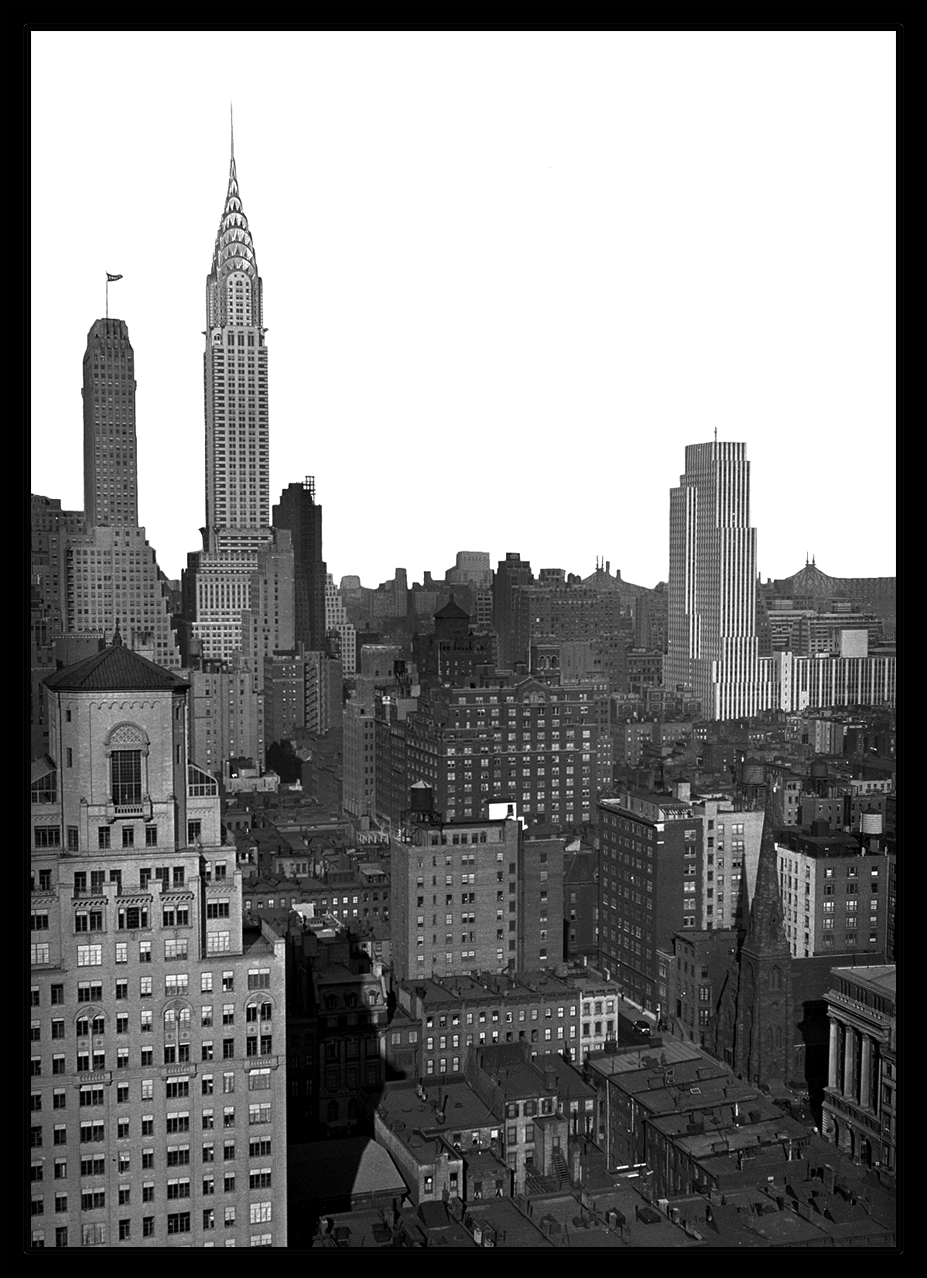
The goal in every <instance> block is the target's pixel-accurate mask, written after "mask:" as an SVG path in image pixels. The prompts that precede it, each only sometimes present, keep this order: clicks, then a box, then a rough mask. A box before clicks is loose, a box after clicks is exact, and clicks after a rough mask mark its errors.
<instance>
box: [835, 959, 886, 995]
mask: <svg viewBox="0 0 927 1278" xmlns="http://www.w3.org/2000/svg"><path fill="white" fill-rule="evenodd" d="M832 972H833V975H834V976H839V977H841V978H842V979H843V980H845V981H856V982H858V983H859V984H860V985H868V986H869V988H870V989H873V990H875V991H876V992H877V993H880V994H894V993H895V992H896V989H895V972H896V966H895V964H894V963H885V964H873V966H872V967H835V968H833V969H832Z"/></svg>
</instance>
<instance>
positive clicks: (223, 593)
mask: <svg viewBox="0 0 927 1278" xmlns="http://www.w3.org/2000/svg"><path fill="white" fill-rule="evenodd" d="M205 334H206V350H205V353H204V357H203V378H204V393H205V408H206V526H205V527H204V528H203V530H202V532H203V549H202V550H201V551H196V552H194V553H193V554H190V555H189V556H188V557H187V569H186V572H185V573H184V589H183V594H184V602H183V611H184V618H185V622H186V625H185V628H184V642H185V658H186V660H187V662H188V663H190V662H192V661H193V660H194V658H195V657H197V656H198V657H200V658H204V659H207V660H219V661H225V662H228V661H230V660H231V659H232V657H233V655H234V654H235V653H243V654H244V656H245V658H246V659H247V660H248V661H250V662H252V663H253V668H254V671H255V673H256V675H257V677H258V681H259V683H260V680H261V677H262V653H263V651H273V650H274V649H275V648H292V646H293V633H292V627H293V573H292V554H293V551H292V545H291V541H290V534H289V532H288V531H286V530H281V531H280V533H279V534H275V533H274V531H273V529H272V528H271V527H270V490H269V484H270V477H269V466H270V453H269V433H268V409H267V348H266V346H265V345H264V315H263V304H262V284H261V277H260V276H259V275H258V271H257V260H256V258H255V254H254V241H253V240H252V238H251V232H250V230H249V228H248V219H247V218H246V217H245V213H244V209H243V207H242V202H241V196H240V194H239V190H238V175H237V171H236V168H235V151H234V143H233V148H232V156H231V161H230V167H229V180H228V189H227V191H226V196H225V204H224V205H223V209H222V216H221V218H220V221H219V230H218V232H217V234H216V241H215V246H214V248H213V255H212V266H211V269H210V273H209V275H208V277H207V280H206V330H205ZM287 557H289V567H288V568H287V567H286V566H285V565H284V564H283V563H282V560H283V559H284V558H287ZM281 583H282V589H281V588H280V587H281ZM268 600H270V601H272V612H273V614H274V615H265V613H266V608H265V605H267V603H268Z"/></svg>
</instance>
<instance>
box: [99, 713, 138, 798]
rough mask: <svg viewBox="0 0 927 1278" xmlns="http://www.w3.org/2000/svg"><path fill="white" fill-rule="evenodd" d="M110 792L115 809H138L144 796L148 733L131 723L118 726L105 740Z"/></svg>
mask: <svg viewBox="0 0 927 1278" xmlns="http://www.w3.org/2000/svg"><path fill="white" fill-rule="evenodd" d="M106 753H107V754H108V755H109V775H110V791H111V794H112V799H113V804H114V805H115V806H116V807H117V808H132V807H138V806H139V805H140V804H141V802H142V798H143V797H144V794H145V790H146V785H145V780H146V778H145V760H146V759H147V756H148V734H147V733H146V732H145V731H144V729H142V728H140V727H139V726H138V725H137V724H134V723H120V724H117V725H116V727H115V728H113V729H112V731H111V732H110V734H109V736H108V737H107V738H106Z"/></svg>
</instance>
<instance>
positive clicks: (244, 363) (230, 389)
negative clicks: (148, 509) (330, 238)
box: [204, 132, 271, 552]
mask: <svg viewBox="0 0 927 1278" xmlns="http://www.w3.org/2000/svg"><path fill="white" fill-rule="evenodd" d="M231 142H232V151H231V156H230V160H229V178H228V189H227V191H226V196H225V203H224V205H223V207H222V216H221V218H220V220H219V229H218V231H217V233H216V241H215V245H214V248H213V254H212V269H211V271H210V273H209V277H208V279H207V281H206V325H207V331H206V353H205V362H204V373H205V389H206V530H205V534H206V549H207V550H210V551H216V550H219V551H232V552H241V551H244V552H249V551H255V550H259V549H260V548H261V547H262V546H265V545H267V544H268V542H269V541H270V539H271V533H270V527H269V525H270V455H269V435H268V412H267V348H266V347H265V345H264V317H263V305H262V291H263V290H262V284H261V277H260V275H259V274H258V269H257V259H256V257H255V253H254V241H253V239H252V237H251V230H250V228H249V226H248V219H247V217H246V216H245V211H244V207H243V205H242V200H241V192H240V190H239V187H238V171H237V168H236V164H235V152H234V132H232V135H231Z"/></svg>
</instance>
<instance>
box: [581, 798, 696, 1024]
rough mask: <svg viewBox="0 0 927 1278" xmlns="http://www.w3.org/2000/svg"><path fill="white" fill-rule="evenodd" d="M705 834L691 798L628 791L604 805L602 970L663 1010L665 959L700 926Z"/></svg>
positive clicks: (643, 1003) (637, 1000) (642, 1000)
mask: <svg viewBox="0 0 927 1278" xmlns="http://www.w3.org/2000/svg"><path fill="white" fill-rule="evenodd" d="M702 837H703V836H702V818H701V817H700V816H696V815H695V812H694V811H693V808H692V805H691V804H690V803H689V802H687V801H683V800H679V799H672V798H670V797H669V796H666V795H660V794H650V793H647V792H645V791H642V790H624V791H622V792H621V793H620V794H619V796H618V798H617V799H603V800H602V801H601V802H600V803H599V847H600V853H599V857H600V869H599V950H600V956H601V957H600V961H599V967H601V968H602V969H603V970H604V971H605V972H606V973H608V974H610V975H612V976H614V977H615V978H616V979H617V981H618V982H619V984H620V985H621V987H622V989H623V990H624V991H625V993H626V994H627V995H628V997H629V998H631V999H632V1000H633V1001H634V1002H635V1003H638V1004H639V1005H640V1006H641V1007H645V1008H648V1009H650V1010H652V1011H655V1012H656V1013H657V1014H658V1015H659V1014H660V1013H663V1012H665V1011H666V1007H665V1005H663V1004H662V1003H661V1000H660V994H659V984H660V979H659V978H660V966H661V963H662V962H663V961H664V959H663V956H665V955H671V954H672V952H673V935H674V933H676V932H681V931H684V930H690V929H691V930H692V931H694V930H695V928H696V927H697V926H698V923H699V914H700V910H699V898H700V897H701V896H702V893H703V891H704V889H705V875H704V873H703V870H702Z"/></svg>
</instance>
